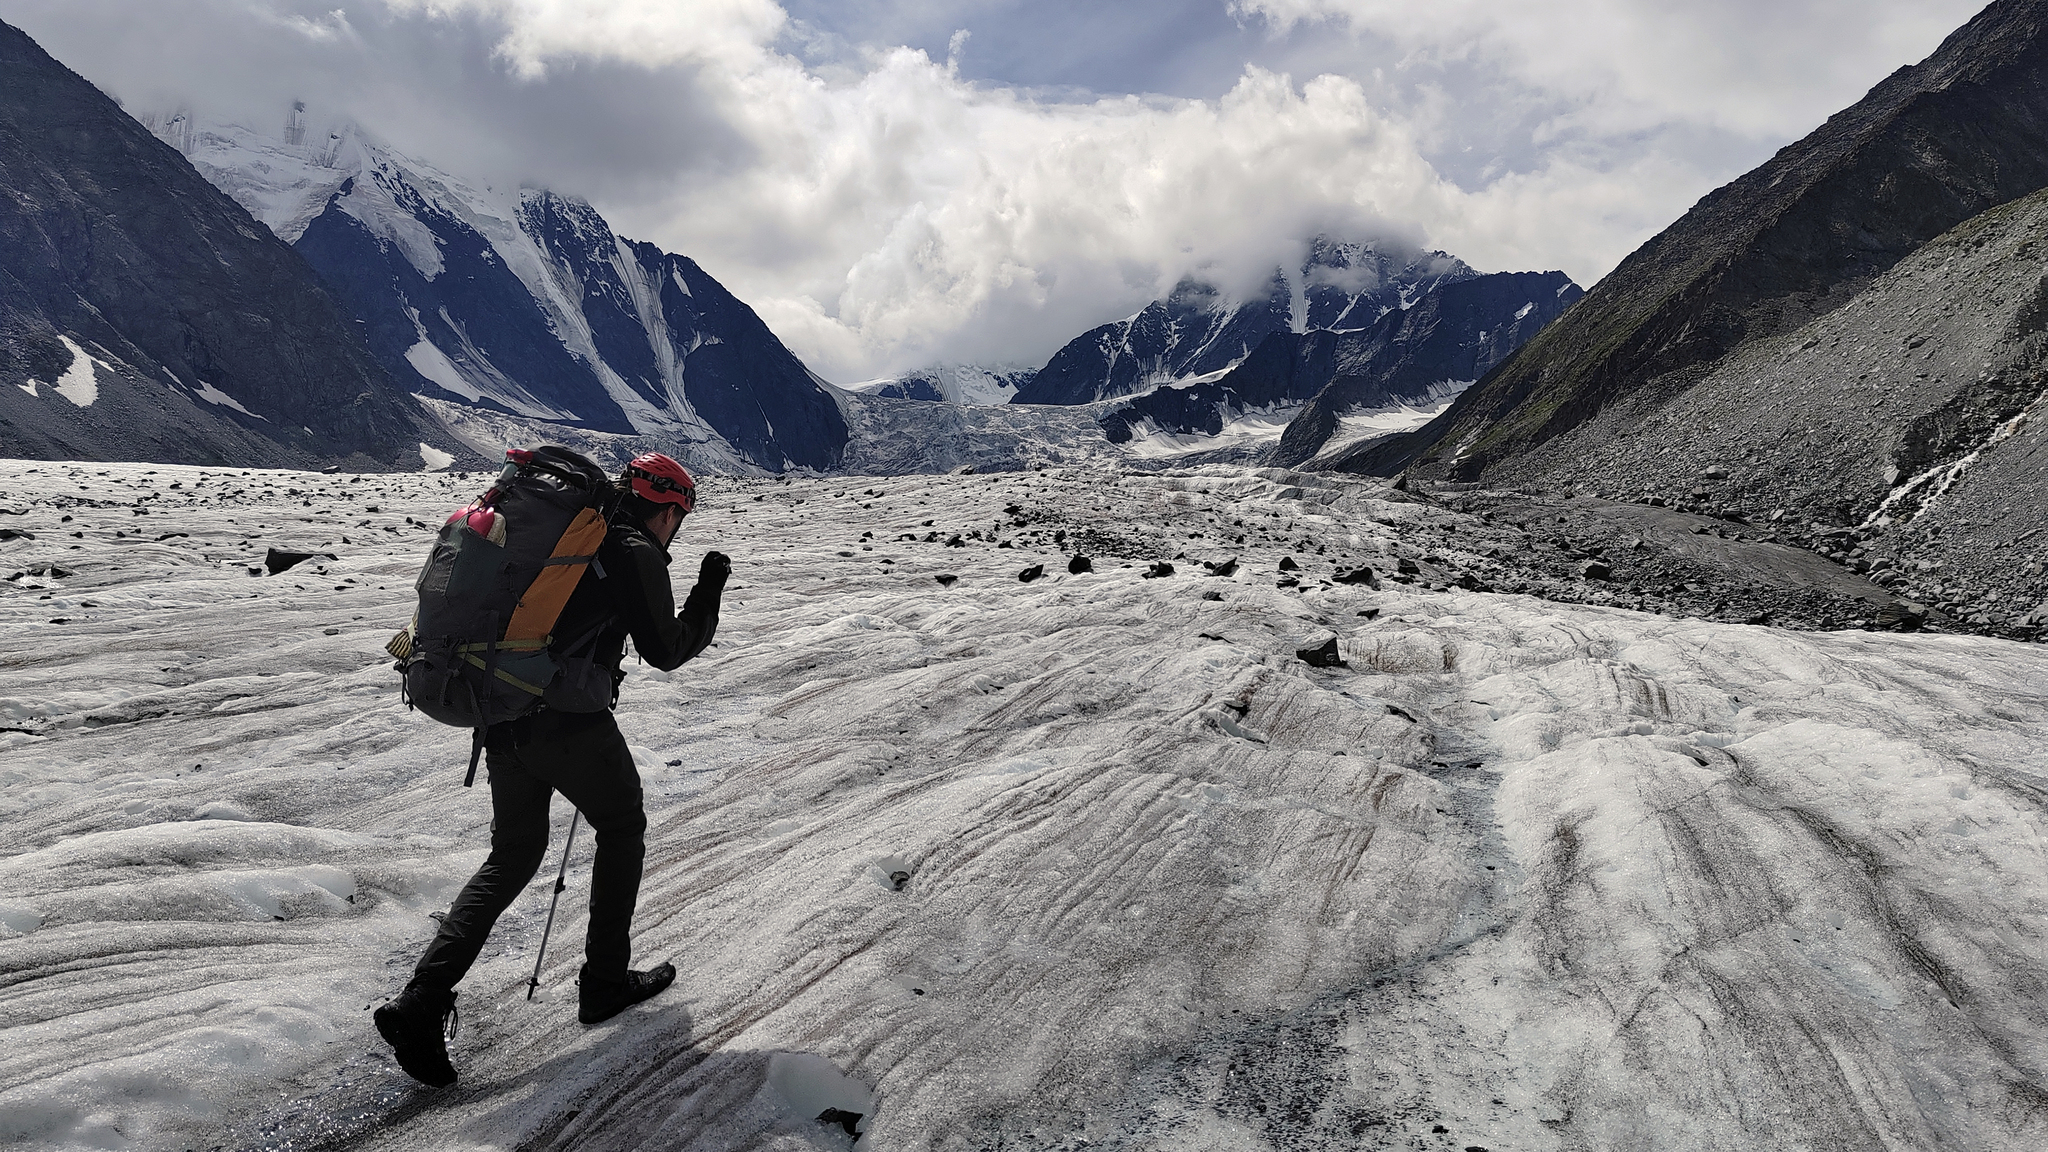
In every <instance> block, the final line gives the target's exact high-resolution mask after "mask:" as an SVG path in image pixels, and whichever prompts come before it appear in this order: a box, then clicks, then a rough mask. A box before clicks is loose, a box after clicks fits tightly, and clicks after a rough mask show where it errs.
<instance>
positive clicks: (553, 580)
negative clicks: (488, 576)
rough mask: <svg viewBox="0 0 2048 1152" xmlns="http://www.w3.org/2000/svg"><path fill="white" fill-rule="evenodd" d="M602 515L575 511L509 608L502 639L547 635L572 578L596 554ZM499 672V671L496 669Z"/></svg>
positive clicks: (572, 587) (601, 539)
mask: <svg viewBox="0 0 2048 1152" xmlns="http://www.w3.org/2000/svg"><path fill="white" fill-rule="evenodd" d="M604 534H605V522H604V517H603V516H600V515H598V513H597V510H596V509H594V508H585V509H583V510H582V511H581V512H578V513H576V519H574V520H571V521H570V522H569V527H568V529H567V530H566V531H564V532H563V533H562V538H561V540H559V541H557V542H556V544H555V553H554V555H553V556H551V557H549V558H548V562H547V565H546V567H543V568H542V569H541V570H540V575H539V576H536V577H535V578H534V581H533V586H532V587H530V588H528V589H527V590H526V595H524V596H522V597H520V598H519V607H518V608H516V609H514V610H513V612H512V622H511V623H510V624H507V625H506V626H505V639H504V643H505V644H507V645H510V644H512V643H514V642H516V641H520V640H542V641H545V640H546V639H547V636H548V633H550V632H553V631H554V630H555V621H556V620H557V619H558V618H559V617H560V616H561V615H562V606H563V605H564V604H567V603H568V602H569V593H571V592H574V591H575V590H576V582H577V581H579V580H581V579H583V570H584V569H585V568H587V567H589V566H590V561H591V559H592V558H593V557H595V556H596V555H597V546H598V545H599V544H602V543H603V542H604ZM500 675H502V673H500Z"/></svg>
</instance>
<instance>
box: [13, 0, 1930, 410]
mask: <svg viewBox="0 0 2048 1152" xmlns="http://www.w3.org/2000/svg"><path fill="white" fill-rule="evenodd" d="M1159 2H1160V3H1162V4H1164V5H1165V7H1163V8H1159V9H1156V11H1159V12H1165V13H1175V12H1178V13H1182V14H1183V15H1184V14H1185V13H1186V12H1187V11H1190V10H1191V9H1189V7H1188V5H1189V3H1191V2H1192V0H1170V2H1168V0H1159ZM1213 2H1214V4H1215V7H1214V8H1213V9H1205V10H1206V11H1212V12H1220V11H1222V10H1223V6H1224V5H1225V3H1226V2H1227V0H1213ZM892 4H894V5H896V6H898V7H902V8H904V9H905V10H906V11H909V12H910V16H913V17H915V21H916V22H917V23H918V26H919V27H920V28H922V29H924V31H922V32H920V33H919V36H920V37H921V38H922V42H924V43H927V44H929V45H930V46H931V51H930V52H927V51H920V50H915V49H911V48H904V47H892V46H890V44H889V43H888V42H887V40H886V38H885V39H883V40H881V41H876V40H875V39H874V35H877V33H875V32H874V29H876V28H886V27H889V26H890V24H889V19H888V17H889V11H888V10H889V9H890V8H891V5H892ZM332 5H333V0H325V3H324V4H323V3H321V2H317V0H185V2H183V3H181V4H179V5H162V4H158V3H150V2H145V0H0V18H6V19H9V20H10V21H14V22H18V23H23V24H24V25H25V26H27V27H28V29H29V31H30V32H31V34H34V35H37V36H38V37H39V38H42V39H43V41H44V43H45V46H46V47H49V48H50V49H51V50H52V51H53V52H54V53H56V54H57V55H58V56H59V58H60V59H64V60H66V61H67V62H68V63H72V64H73V66H74V67H78V68H80V70H81V71H83V72H85V73H86V75H88V76H89V77H90V78H92V79H94V80H95V81H97V82H99V83H101V84H102V85H103V86H106V87H109V88H110V90H112V91H115V92H117V93H119V94H120V95H122V96H123V97H124V98H126V99H128V100H129V102H130V106H131V107H137V108H138V109H142V108H157V107H165V106H167V105H168V104H169V103H174V102H182V103H188V104H192V105H194V106H196V107H197V108H198V110H200V111H201V112H203V113H205V114H207V115H217V116H227V117H235V116H241V117H243V118H245V120H247V122H249V123H251V124H252V126H255V127H258V128H268V127H270V126H271V125H272V124H274V123H278V122H281V119H282V110H283V108H284V107H286V104H287V101H289V100H291V99H294V98H303V99H306V100H308V102H309V103H311V104H312V105H313V106H314V111H315V113H316V114H318V113H321V112H326V113H329V114H344V113H345V114H349V115H353V116H354V117H356V118H357V119H359V120H361V121H362V122H363V123H364V124H365V125H366V126H367V127H369V128H370V129H371V130H372V131H374V132H376V133H378V134H379V135H381V136H383V137H385V138H387V139H389V140H391V142H392V143H393V144H395V145H396V146H398V147H399V148H400V149H401V150H403V151H407V152H410V153H412V154H414V155H417V156H418V157H420V158H421V159H423V160H427V161H430V162H433V163H434V164H436V165H437V166H439V167H441V168H444V169H446V170H449V171H452V172H456V173H460V174H463V175H465V176H468V177H470V178H472V179H476V180H478V181H479V182H486V181H506V180H512V181H516V180H527V181H533V182H537V183H544V184H547V185H549V186H551V187H555V188H558V189H560V190H562V191H565V192H569V193H573V194H579V195H583V196H586V197H588V198H589V199H591V200H592V202H593V203H595V204H596V205H597V206H598V207H599V208H600V209H601V210H602V211H603V212H604V213H605V214H606V216H607V217H608V218H609V219H611V221H612V222H613V224H614V225H615V226H616V227H618V228H619V229H620V231H622V232H624V233H625V234H627V235H629V236H632V237H634V238H636V239H645V240H652V241H654V242H656V243H658V244H660V245H662V246H663V247H665V248H668V249H670V250H672V251H679V252H683V253H686V254H688V255H690V256H692V257H694V258H696V259H697V260H698V261H699V262H700V263H702V264H703V265H704V267H705V268H706V270H707V271H709V272H711V274H712V275H714V276H717V277H718V278H719V279H720V280H722V281H724V282H725V283H726V284H727V285H728V286H729V287H730V288H732V289H733V290H734V292H736V293H737V294H738V295H739V296H740V297H741V298H742V299H744V300H746V301H747V302H748V303H750V304H752V305H753V306H754V307H755V308H756V309H757V310H758V311H759V312H760V313H761V314H762V316H763V317H764V319H766V320H767V321H768V323H769V324H770V326H771V327H773V328H774V329H775V330H776V332H777V333H778V334H780V335H781V336H782V337H783V338H784V340H785V341H786V342H788V343H789V344H790V345H791V347H792V348H793V349H795V350H796V351H797V352H798V354H799V355H801V356H803V357H804V358H805V359H806V360H807V361H809V362H810V363H811V364H812V366H813V367H815V368H816V369H818V370H819V371H820V372H821V373H822V374H824V375H826V376H827V377H828V378H832V379H839V380H850V379H859V378H863V377H870V376H874V375H878V374H880V373H882V372H885V371H892V370H900V369H904V368H909V367H914V366H918V365H920V364H923V363H927V362H930V361H933V360H968V361H982V362H993V361H1012V362H1032V363H1035V362H1042V361H1043V360H1044V359H1045V358H1046V357H1047V356H1048V355H1050V353H1051V352H1052V351H1053V350H1054V349H1056V348H1057V347H1058V346H1059V344H1060V343H1062V342H1063V341H1064V340H1066V339H1068V338H1070V337H1072V336H1074V335H1077V334H1079V333H1080V332H1081V331H1083V330H1084V329H1086V328H1088V327H1091V326H1093V325H1095V324H1099V323H1101V322H1103V321H1105V320H1109V319H1113V318H1115V317H1117V316H1119V315H1123V314H1128V313H1129V312H1131V311H1134V310H1136V308H1137V307H1139V306H1140V305H1142V304H1143V303H1144V302H1145V301H1147V300H1150V299H1153V298H1155V297H1157V296H1159V295H1161V294H1163V293H1164V292H1165V291H1166V290H1167V289H1169V288H1170V287H1171V285H1172V284H1173V282H1174V281H1175V280H1177V279H1178V278H1179V277H1180V276H1181V275H1183V274H1185V273H1188V272H1191V271H1192V272H1200V273H1202V274H1204V275H1206V276H1209V277H1212V278H1213V279H1215V280H1216V281H1217V282H1218V283H1220V284H1222V285H1224V286H1225V288H1226V289H1235V290H1244V289H1246V288H1248V287H1250V286H1251V285H1253V284H1255V283H1256V282H1258V281H1259V280H1261V279H1263V277H1264V276H1265V275H1267V274H1268V272H1269V270H1270V269H1271V267H1272V266H1273V264H1274V262H1275V261H1276V260H1279V259H1282V258H1284V257H1285V256H1286V255H1287V254H1288V253H1290V252H1294V251H1298V250H1299V248H1300V246H1301V244H1302V242H1303V240H1305V239H1306V238H1307V237H1309V236H1312V235H1314V234H1316V233H1318V232H1328V233H1332V234H1336V235H1341V236H1345V237H1349V238H1357V239H1365V238H1372V237H1388V238H1392V239H1394V240H1397V241H1399V242H1403V243H1409V244H1413V245H1416V246H1424V247H1434V248H1443V249H1445V250H1447V251H1450V252H1452V253H1454V254H1456V255H1458V256H1460V257H1462V258H1464V259H1465V260H1467V261H1468V262H1470V263H1472V264H1473V265H1475V266H1477V267H1480V268H1482V269H1487V270H1505V269H1529V268H1533V269H1550V268H1562V269H1564V270H1565V271H1567V272H1569V273H1571V274H1572V275H1573V276H1574V277H1575V278H1577V279H1579V280H1580V281H1581V282H1582V283H1591V282H1592V281H1593V280H1594V279H1597V277H1598V276H1600V275H1602V274H1604V273H1605V272H1606V271H1607V270H1608V269H1609V268H1611V267H1612V266H1613V264H1614V263H1615V262H1617V261H1618V260H1620V259H1621V258H1622V257H1623V256H1624V255H1626V253H1627V252H1628V251H1629V250H1631V249H1632V248H1633V247H1634V246H1635V245H1637V244H1639V243H1641V241H1642V240H1644V239H1646V238H1647V237H1648V236H1649V235H1650V234H1651V233H1653V232H1654V231H1656V230H1657V229H1658V228H1660V227H1661V226H1663V225H1664V224H1666V223H1668V222H1669V221H1670V220H1671V219H1673V218H1674V217H1676V216H1677V215H1678V214H1679V213H1680V212H1682V211H1683V210H1684V209H1685V207H1686V206H1687V205H1688V204H1690V203H1691V202H1692V201H1693V200H1695V199H1697V198H1698V197H1699V196H1700V195H1701V194H1703V193H1704V192H1706V191H1708V190H1709V189H1710V188H1712V187H1713V186H1714V185H1716V184H1718V183H1721V182H1723V181H1725V180H1727V179H1729V178H1731V177H1733V176H1734V175H1736V174H1738V173H1739V172H1740V171H1742V170H1743V169H1746V168H1747V167H1750V166H1751V165H1753V164H1754V163H1756V162H1758V161H1759V160H1761V159H1762V158H1763V157H1764V156H1767V155H1768V154H1769V152H1770V151H1771V150H1772V149H1773V148H1775V147H1777V146H1778V145H1780V144H1782V143H1784V142H1786V141H1787V140H1789V139H1791V138H1793V137H1795V136H1797V135H1799V134H1801V133H1803V132H1804V131H1806V130H1808V129H1810V128H1811V127H1813V126H1814V125H1816V124H1817V123H1819V121H1820V120H1821V119H1822V118H1824V117H1825V116H1826V115H1827V114H1828V113H1830V112H1832V111H1834V110H1835V109H1836V108H1839V107H1841V106H1843V105H1846V104H1847V103H1849V102H1851V101H1853V100H1854V99H1855V98H1856V97H1857V96H1859V95H1860V94H1861V92H1862V90H1863V89H1864V88H1866V87H1867V86H1868V85H1869V84H1871V83H1873V82H1875V81H1876V80H1877V79H1879V78H1881V77H1882V76H1883V74H1884V73H1885V72H1887V71H1889V70H1890V69H1891V68H1892V67H1894V66H1896V65H1897V64H1899V63H1904V62H1907V61H1910V60H1913V59H1917V58H1919V57H1920V56H1922V55H1924V54H1925V53H1926V52H1927V51H1928V50H1930V49H1931V48H1932V47H1933V45H1934V43H1936V42H1937V41H1938V40H1939V38H1940V35H1941V34H1942V33H1943V32H1944V31H1945V30H1947V29H1948V28H1949V27H1952V26H1953V25H1955V24H1958V23H1960V22H1961V21H1962V20H1963V19H1965V18H1967V16H1968V15H1969V12H1968V11H1967V10H1965V8H1964V7H1963V6H1959V5H1956V4H1954V3H1952V2H1951V0H1865V2H1864V3H1861V4H1857V5H1855V6H1853V8H1852V6H1850V5H1848V4H1846V3H1843V2H1842V0H1816V2H1814V3H1809V4H1806V5H1782V4H1775V3H1766V2H1764V0H1731V3H1729V4H1727V5H1693V6H1675V5H1669V4H1666V3H1663V2H1661V0H1586V3H1584V4H1581V5H1565V6H1557V5H1550V6H1543V7H1542V9H1541V10H1540V11H1538V10H1536V9H1533V8H1532V7H1531V6H1529V5H1520V4H1501V3H1497V2H1491V0H1437V2H1435V3H1432V4H1429V5H1414V4H1412V3H1410V4H1396V3H1389V2H1385V0H1236V3H1235V4H1234V5H1233V6H1232V7H1231V11H1232V12H1234V13H1235V15H1236V16H1237V17H1238V19H1240V20H1242V21H1244V22H1245V24H1244V27H1242V28H1240V27H1239V26H1238V25H1235V24H1230V25H1228V29H1229V30H1228V35H1229V36H1233V37H1237V38H1238V39H1241V40H1243V41H1244V44H1245V45H1246V46H1247V47H1246V50H1245V51H1243V52H1240V53H1239V57H1240V58H1241V59H1245V60H1249V59H1251V58H1252V57H1253V56H1257V57H1258V58H1259V62H1255V63H1244V64H1242V65H1234V66H1231V67H1230V68H1228V69H1225V70H1223V71H1222V72H1220V73H1219V74H1218V75H1217V79H1216V81H1215V83H1214V86H1213V87H1212V88H1209V89H1208V90H1207V92H1206V94H1204V95H1195V96H1186V97H1165V96H1157V95H1119V94H1111V95H1098V94H1095V93H1090V92H1077V91H1076V90H1075V89H1073V88H1071V87H1044V88H1041V87H1034V86H1032V85H1030V84H1029V83H1025V82H1021V81H1020V82H1009V81H995V80H989V79H982V80H975V79H972V78H970V77H968V76H964V75H963V74H962V71H961V69H962V67H963V64H962V61H963V59H972V58H974V57H976V55H977V52H978V51H979V46H981V45H984V44H997V43H1002V42H1004V36H1005V31H1006V29H1017V28H1022V27H1025V26H1026V25H1027V24H1028V25H1029V26H1030V27H1031V29H1032V35H1033V36H1035V37H1038V38H1039V39H1038V40H1034V41H1033V42H1041V41H1043V42H1051V41H1047V40H1045V38H1046V37H1047V36H1049V35H1051V34H1050V33H1048V32H1047V31H1046V30H1045V29H1044V28H1043V27H1042V25H1043V24H1044V23H1045V22H1047V21H1050V20H1057V19H1061V18H1062V17H1060V16H1059V15H1058V10H1057V9H1048V8H1045V7H1043V6H1041V5H1034V4H1012V3H1010V2H1009V0H958V2H957V3H956V4H954V5H951V7H952V8H953V9H957V11H947V10H941V9H943V8H944V7H946V6H934V5H932V4H930V3H928V2H927V0H872V2H871V3H868V4H865V5H861V6H858V7H859V9H860V11H861V12H862V14H863V15H862V19H863V20H866V21H868V23H867V24H865V25H863V27H862V28H861V29H854V30H852V31H851V32H847V30H846V26H842V27H839V28H830V27H825V26H822V25H820V24H818V23H816V21H817V20H819V19H822V18H824V17H825V16H826V15H828V14H829V12H830V9H831V6H830V5H824V6H819V5H815V4H814V5H811V6H810V7H808V8H806V9H805V12H806V19H802V20H799V19H792V17H791V16H790V14H789V13H788V12H787V11H785V9H784V7H782V6H780V5H778V4H776V3H773V2H771V0H695V2H693V3H690V4H679V3H672V2H668V0H377V2H376V3H360V2H359V4H358V5H357V6H355V7H352V8H351V9H349V10H348V12H347V13H346V14H343V13H342V12H340V11H338V10H335V9H334V8H333V6H332ZM913 9H914V11H911V10H913ZM1119 12H1121V13H1123V15H1120V16H1119V20H1125V21H1126V24H1125V25H1119V26H1120V27H1123V26H1128V27H1132V28H1136V29H1142V28H1143V27H1144V24H1143V21H1142V20H1139V19H1138V16H1139V13H1138V12H1137V10H1135V9H1122V8H1120V9H1119ZM955 16H958V19H957V21H956V20H955V19H954V17H955ZM907 18H908V17H906V19H907ZM1006 21H1007V22H1008V23H1007V24H1006V23H1005V22H1006ZM1181 23H1182V24H1185V23H1187V21H1185V20H1182V21H1181ZM1225 23H1227V22H1225ZM1090 26H1091V27H1092V26H1093V25H1090ZM1247 30H1249V31H1247ZM1158 34H1159V36H1160V37H1161V38H1162V39H1161V43H1165V42H1166V41H1169V40H1174V38H1175V37H1180V38H1181V40H1174V42H1175V43H1176V44H1179V48H1177V49H1176V50H1177V51H1181V52H1183V54H1184V55H1185V56H1186V58H1187V59H1201V60H1211V61H1213V60H1218V59H1226V58H1227V51H1236V49H1235V48H1232V47H1230V45H1234V44H1236V43H1237V41H1236V40H1231V41H1228V42H1227V43H1226V42H1225V41H1222V40H1216V39H1214V38H1213V37H1212V38H1211V40H1209V41H1204V42H1203V43H1202V44H1199V45H1193V46H1190V44H1188V43H1182V42H1181V41H1183V40H1185V39H1186V38H1187V37H1188V36H1189V35H1191V33H1189V32H1188V30H1187V29H1186V28H1185V27H1178V26H1176V27H1173V28H1164V27H1163V28H1160V29H1159V30H1158ZM1053 39H1057V37H1053ZM1087 48H1088V52H1089V58H1090V59H1091V60H1092V61H1094V63H1092V64H1091V68H1094V69H1096V70H1097V71H1098V72H1103V73H1106V72H1111V71H1113V70H1114V69H1113V68H1112V67H1111V66H1112V65H1113V64H1114V62H1115V59H1114V53H1110V54H1107V55H1105V53H1104V49H1103V45H1101V44H1092V45H1088V46H1087ZM1197 49H1199V50H1197ZM1254 49H1256V51H1254ZM1151 50H1152V47H1151V46H1150V45H1148V43H1147V42H1146V41H1144V40H1143V39H1141V38H1138V39H1133V40H1132V43H1131V44H1130V45H1129V46H1128V47H1127V48H1124V49H1122V52H1123V55H1124V56H1125V57H1126V58H1130V59H1136V58H1138V57H1140V56H1143V55H1144V54H1146V53H1147V52H1149V51H1151ZM1226 50H1227V51H1226ZM940 53H943V57H944V58H937V57H938V55H939V54H940ZM1006 59H1007V60H1008V65H1007V66H1013V67H1023V66H1025V65H1026V64H1028V63H1029V59H1030V54H1029V53H1025V54H1021V55H1020V54H1016V53H1012V54H1011V55H1010V56H1009V57H1006ZM1205 66H1206V65H1205ZM1048 67H1049V68H1050V67H1052V65H1050V64H1049V65H1048ZM1054 74H1057V75H1065V73H1057V70H1055V73H1054Z"/></svg>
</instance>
